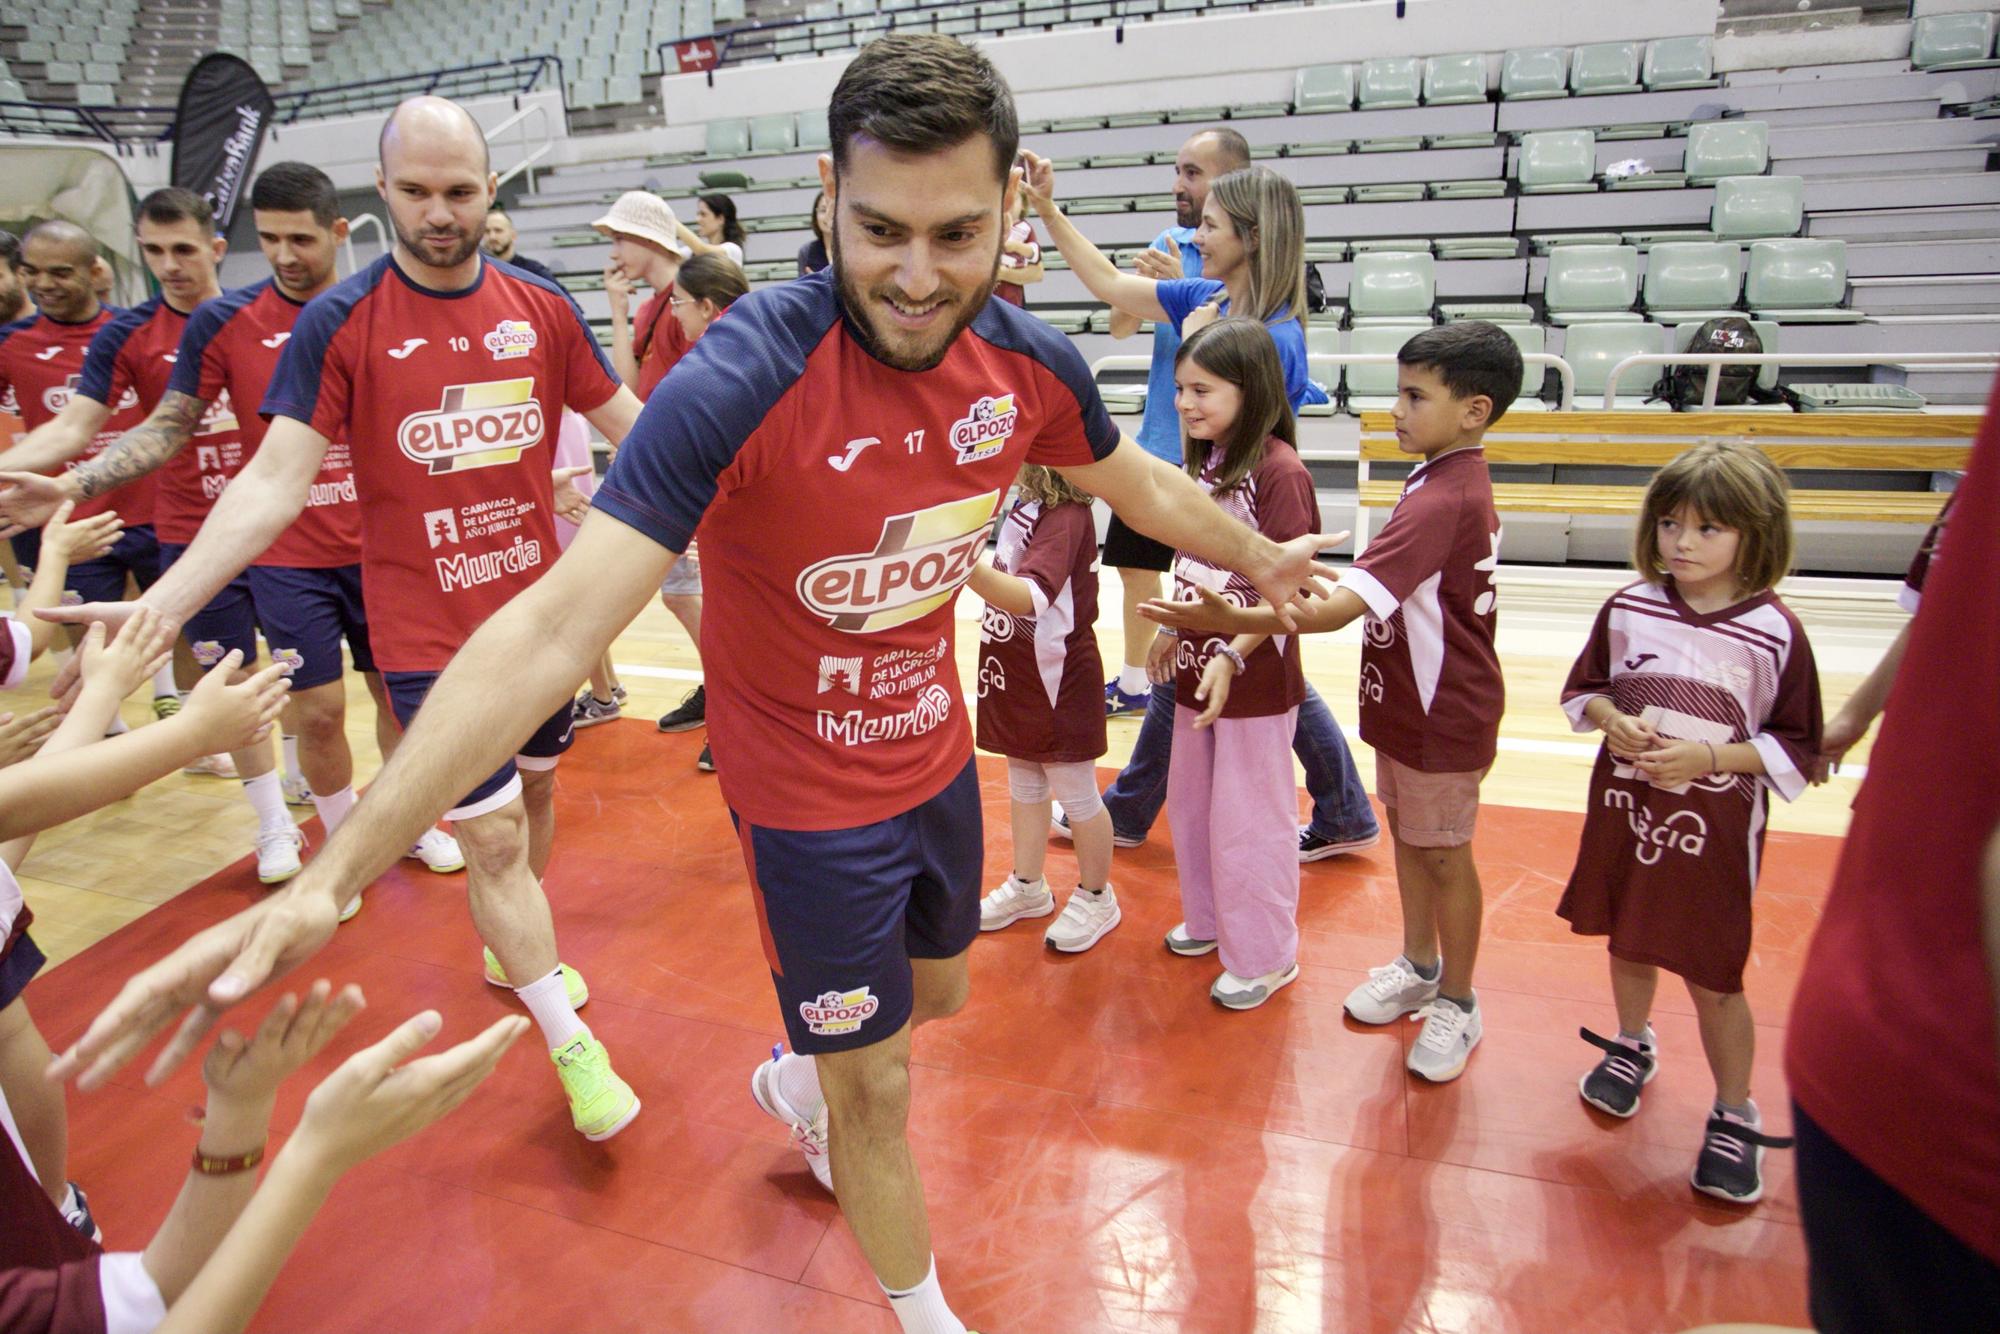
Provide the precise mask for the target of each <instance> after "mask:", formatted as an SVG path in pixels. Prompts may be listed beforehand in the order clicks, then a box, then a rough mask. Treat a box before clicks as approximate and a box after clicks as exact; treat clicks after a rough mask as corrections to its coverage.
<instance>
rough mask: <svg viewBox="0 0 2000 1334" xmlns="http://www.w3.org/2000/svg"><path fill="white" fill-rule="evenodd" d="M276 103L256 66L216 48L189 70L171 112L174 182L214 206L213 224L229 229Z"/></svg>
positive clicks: (220, 229)
mask: <svg viewBox="0 0 2000 1334" xmlns="http://www.w3.org/2000/svg"><path fill="white" fill-rule="evenodd" d="M275 109H276V103H274V102H273V101H272V100H271V90H270V89H268V88H266V87H265V86H264V80H263V79H261V78H259V77H258V75H257V71H256V70H254V69H252V68H250V66H249V64H248V63H247V62H246V61H244V60H243V59H241V58H240V57H237V56H232V55H226V54H224V53H223V52H220V51H217V52H215V53H214V54H212V55H206V56H203V57H202V58H201V60H200V61H199V62H197V63H196V65H195V67H194V68H193V69H191V70H189V71H188V76H187V82H186V83H184V84H182V85H181V101H180V109H179V111H178V113H177V114H176V115H175V117H174V166H173V180H174V184H175V185H178V186H182V187H183V188H185V189H189V190H192V191H194V192H195V193H196V194H198V195H200V196H201V197H202V198H203V199H206V200H207V201H208V202H209V204H210V206H211V207H213V208H214V209H215V228H216V230H217V231H218V232H226V231H228V230H229V221H230V219H231V218H233V217H235V216H236V205H237V203H238V201H240V200H241V199H242V197H243V195H244V194H245V193H246V192H247V190H248V188H249V185H250V172H251V169H252V168H254V167H255V166H256V165H257V150H258V149H259V148H260V147H262V146H263V143H264V131H265V129H266V128H267V127H268V126H269V125H270V124H271V116H272V113H273V111H274V110H275Z"/></svg>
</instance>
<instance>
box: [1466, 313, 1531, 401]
mask: <svg viewBox="0 0 2000 1334" xmlns="http://www.w3.org/2000/svg"><path fill="white" fill-rule="evenodd" d="M1474 318H1477V319H1484V318H1486V317H1485V316H1475V317H1474ZM1493 323H1495V324H1497V325H1499V326H1500V328H1501V329H1502V330H1503V331H1504V332H1505V333H1506V335H1507V336H1508V337H1509V338H1511V339H1513V340H1514V346H1516V347H1518V348H1520V349H1521V355H1522V356H1524V357H1530V356H1539V355H1541V354H1542V353H1543V352H1546V351H1548V346H1549V331H1548V330H1547V329H1544V328H1543V327H1542V326H1541V325H1539V324H1530V323H1529V322H1527V321H1526V320H1494V321H1493ZM1548 375H1549V368H1548V367H1546V366H1536V365H1530V364H1527V363H1523V364H1522V366H1521V396H1520V397H1519V398H1517V399H1515V400H1514V404H1513V406H1512V407H1510V408H1508V409H1507V411H1509V412H1546V411H1548V407H1549V405H1548V404H1547V403H1544V402H1543V401H1542V382H1543V381H1545V380H1546V379H1548Z"/></svg>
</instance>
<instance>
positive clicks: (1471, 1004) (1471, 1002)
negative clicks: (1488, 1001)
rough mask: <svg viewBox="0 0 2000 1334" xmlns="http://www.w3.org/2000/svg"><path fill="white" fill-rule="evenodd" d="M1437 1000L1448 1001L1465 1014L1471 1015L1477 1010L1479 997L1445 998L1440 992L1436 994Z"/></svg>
mask: <svg viewBox="0 0 2000 1334" xmlns="http://www.w3.org/2000/svg"><path fill="white" fill-rule="evenodd" d="M1438 999H1439V1000H1442V1001H1450V1002H1451V1003H1452V1004H1453V1005H1456V1006H1457V1007H1458V1008H1459V1009H1461V1010H1463V1011H1465V1012H1466V1013H1467V1014H1471V1013H1472V1012H1473V1011H1474V1010H1476V1009H1478V1008H1479V997H1477V996H1447V995H1445V994H1444V993H1443V992H1442V991H1440V992H1439V993H1438Z"/></svg>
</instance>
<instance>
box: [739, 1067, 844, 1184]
mask: <svg viewBox="0 0 2000 1334" xmlns="http://www.w3.org/2000/svg"><path fill="white" fill-rule="evenodd" d="M785 1056H786V1052H785V1049H784V1047H783V1045H782V1044H781V1045H779V1046H776V1047H773V1048H771V1059H770V1060H768V1061H765V1062H764V1063H763V1064H762V1065H760V1066H758V1067H757V1068H756V1069H755V1070H753V1071H751V1072H750V1097H751V1098H752V1099H753V1100H754V1101H755V1102H756V1104H757V1106H758V1107H759V1108H761V1109H762V1110H763V1112H764V1114H765V1115H767V1116H770V1117H773V1118H775V1119H776V1120H779V1121H783V1122H784V1123H785V1124H786V1125H788V1126H790V1127H791V1128H792V1143H793V1144H795V1145H796V1146H798V1150H799V1152H800V1153H802V1154H804V1155H805V1157H806V1166H807V1167H808V1168H810V1169H811V1170H812V1174H813V1180H815V1181H817V1182H819V1184H820V1185H822V1186H824V1187H826V1189H827V1191H828V1192H829V1193H831V1192H832V1191H833V1159H832V1158H831V1157H829V1156H828V1154H827V1148H826V1104H825V1103H821V1104H820V1107H819V1110H818V1111H817V1112H815V1113H814V1114H813V1115H812V1116H810V1117H803V1116H800V1115H799V1114H798V1112H796V1111H794V1110H793V1108H792V1105H791V1104H790V1103H788V1102H786V1101H785V1098H784V1095H783V1094H782V1093H780V1092H779V1091H778V1078H777V1075H778V1062H779V1061H782V1060H784V1059H785Z"/></svg>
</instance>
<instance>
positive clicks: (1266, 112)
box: [1229, 102, 1292, 120]
mask: <svg viewBox="0 0 2000 1334" xmlns="http://www.w3.org/2000/svg"><path fill="white" fill-rule="evenodd" d="M1291 112H1292V104H1291V103H1290V102H1245V103H1243V105H1241V106H1234V107H1231V108H1229V119H1231V120H1265V119H1268V118H1270V117H1272V116H1289V115H1290V114H1291Z"/></svg>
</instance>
